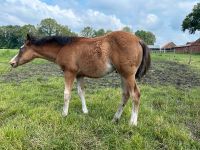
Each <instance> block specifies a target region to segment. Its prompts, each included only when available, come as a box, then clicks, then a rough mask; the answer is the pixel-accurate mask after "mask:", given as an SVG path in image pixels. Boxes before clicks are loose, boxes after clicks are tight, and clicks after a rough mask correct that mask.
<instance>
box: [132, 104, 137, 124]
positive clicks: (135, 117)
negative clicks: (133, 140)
mask: <svg viewBox="0 0 200 150" xmlns="http://www.w3.org/2000/svg"><path fill="white" fill-rule="evenodd" d="M137 118H138V112H137V111H136V110H135V109H134V106H133V109H132V113H131V120H130V125H135V126H137Z"/></svg>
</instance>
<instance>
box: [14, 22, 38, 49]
mask: <svg viewBox="0 0 200 150" xmlns="http://www.w3.org/2000/svg"><path fill="white" fill-rule="evenodd" d="M27 33H30V34H31V35H36V34H37V29H36V28H35V26H34V25H31V24H28V25H24V26H22V27H20V29H19V31H18V43H19V45H22V44H23V42H24V40H25V39H26V35H27Z"/></svg>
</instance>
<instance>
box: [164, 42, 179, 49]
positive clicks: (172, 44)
mask: <svg viewBox="0 0 200 150" xmlns="http://www.w3.org/2000/svg"><path fill="white" fill-rule="evenodd" d="M173 47H176V44H174V42H169V43H167V44H165V45H164V46H162V47H161V48H163V49H165V48H173Z"/></svg>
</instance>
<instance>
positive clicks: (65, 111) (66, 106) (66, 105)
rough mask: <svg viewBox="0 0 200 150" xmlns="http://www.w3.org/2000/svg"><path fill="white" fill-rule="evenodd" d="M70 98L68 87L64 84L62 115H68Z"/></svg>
mask: <svg viewBox="0 0 200 150" xmlns="http://www.w3.org/2000/svg"><path fill="white" fill-rule="evenodd" d="M70 98H71V95H70V91H69V88H68V87H67V86H66V85H65V90H64V106H63V113H62V115H63V116H67V115H68V109H69V100H70Z"/></svg>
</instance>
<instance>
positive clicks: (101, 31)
mask: <svg viewBox="0 0 200 150" xmlns="http://www.w3.org/2000/svg"><path fill="white" fill-rule="evenodd" d="M105 33H106V32H105V30H104V29H99V30H97V31H94V35H95V36H102V35H104V34H105Z"/></svg>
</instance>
